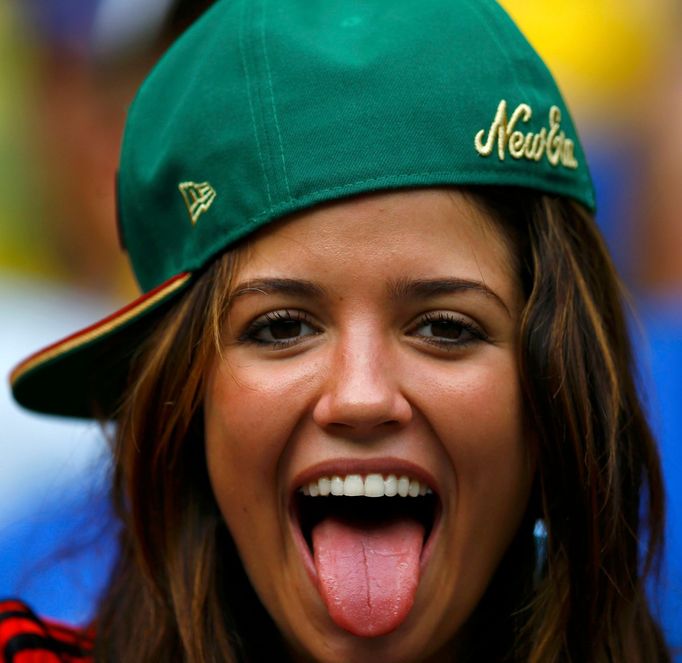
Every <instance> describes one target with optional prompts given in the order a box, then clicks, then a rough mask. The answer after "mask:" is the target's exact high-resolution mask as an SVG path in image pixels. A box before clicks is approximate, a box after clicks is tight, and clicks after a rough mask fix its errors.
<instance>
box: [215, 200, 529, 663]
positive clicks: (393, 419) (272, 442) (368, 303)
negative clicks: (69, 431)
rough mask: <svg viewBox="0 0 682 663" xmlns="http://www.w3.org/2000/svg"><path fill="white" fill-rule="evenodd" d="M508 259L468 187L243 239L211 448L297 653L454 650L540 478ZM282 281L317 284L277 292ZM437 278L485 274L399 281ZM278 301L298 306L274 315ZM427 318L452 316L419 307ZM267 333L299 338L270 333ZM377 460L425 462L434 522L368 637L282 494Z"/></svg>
mask: <svg viewBox="0 0 682 663" xmlns="http://www.w3.org/2000/svg"><path fill="white" fill-rule="evenodd" d="M513 263H514V261H513V256H512V255H511V254H510V249H509V247H508V245H507V243H506V242H505V238H504V237H503V235H502V233H501V232H500V231H499V230H498V229H497V227H496V226H495V225H494V222H493V221H492V220H491V219H489V218H487V217H486V216H485V214H484V213H483V212H482V211H481V210H479V209H478V208H477V207H476V206H474V205H473V204H472V203H471V202H470V201H469V200H468V199H467V198H465V197H464V196H463V194H461V193H457V192H453V191H446V190H433V189H428V190H413V191H400V192H390V193H381V194H374V195H370V196H364V197H360V198H355V199H351V200H346V201H342V202H338V203H335V204H331V205H328V206H324V207H319V208H316V209H313V210H312V211H309V212H305V213H302V214H300V215H298V216H296V217H293V218H291V219H289V220H287V221H285V222H282V223H279V224H276V225H274V226H273V227H271V228H269V229H267V230H266V231H264V232H263V233H261V234H260V235H258V236H257V237H256V239H255V240H254V241H253V243H252V244H251V245H250V247H249V249H248V251H247V255H246V259H245V260H244V261H243V263H242V265H241V267H240V269H239V270H238V273H237V275H236V279H235V290H236V294H235V297H234V299H233V304H232V305H231V309H230V312H229V316H228V318H229V319H228V323H227V325H226V329H225V338H224V350H223V353H222V356H221V357H218V358H216V360H215V362H214V365H213V366H212V368H211V370H210V373H209V376H208V380H207V390H206V397H205V424H206V451H207V462H208V468H209V474H210V478H211V483H212V487H213V490H214V493H215V495H216V498H217V501H218V504H219V506H220V509H221V511H222V514H223V516H224V518H225V520H226V522H227V525H228V527H229V529H230V531H231V533H232V535H233V537H234V540H235V543H236V545H237V548H238V550H239V553H240V556H241V558H242V561H243V563H244V565H245V568H246V571H247V573H248V575H249V577H250V579H251V582H252V584H253V586H254V587H255V589H256V591H257V592H258V594H259V596H260V598H261V600H262V602H263V604H264V605H265V607H266V608H267V609H268V611H269V612H270V614H271V615H272V617H273V618H274V620H275V622H276V623H277V625H278V627H279V629H280V630H281V632H282V633H283V635H284V637H285V639H286V640H287V642H288V643H289V644H290V646H291V648H292V651H293V652H294V654H295V655H297V656H298V657H299V658H300V660H309V659H312V660H316V661H325V662H327V661H328V662H330V663H331V662H341V661H349V660H353V661H358V662H363V661H376V660H381V661H385V662H395V663H399V662H401V661H405V662H407V661H426V660H432V661H438V660H452V656H451V649H448V653H449V654H450V655H448V654H446V651H445V649H446V648H451V646H452V645H453V644H456V642H457V636H458V632H461V630H462V626H463V625H464V624H465V622H466V620H467V618H468V617H469V616H470V615H471V613H472V611H473V610H474V608H475V606H476V605H477V603H478V601H479V600H480V598H481V596H482V594H483V592H484V590H485V588H486V587H487V585H488V583H489V581H490V579H491V576H492V574H493V572H494V570H495V568H496V567H497V565H498V563H499V561H500V559H501V557H502V555H503V554H504V552H505V550H506V549H507V547H508V545H509V543H510V542H511V540H512V538H513V536H514V533H515V531H516V529H517V527H518V525H519V522H520V520H521V518H522V515H523V513H524V510H525V508H526V505H527V502H528V497H529V492H530V486H531V482H532V474H533V468H532V462H531V460H530V458H529V453H528V447H529V445H528V433H527V431H526V430H525V429H524V417H523V402H522V395H521V389H520V384H519V372H518V366H517V363H516V343H517V327H518V319H519V315H520V311H521V307H522V305H523V301H522V295H521V289H520V284H519V283H518V281H517V279H516V278H515V276H514V274H513V267H512V266H513ZM273 278H277V279H284V278H286V279H297V280H304V281H308V282H312V283H313V284H314V285H315V286H316V287H317V290H318V291H317V292H315V293H304V292H298V293H297V292H284V291H279V290H277V289H276V288H272V287H271V286H270V285H269V284H268V283H267V279H273ZM434 279H461V280H464V281H466V282H470V283H474V284H477V285H476V287H473V288H471V287H470V288H464V289H462V288H457V289H454V290H452V289H451V290H447V291H443V292H436V293H433V292H431V293H426V292H410V290H409V288H403V289H402V292H396V287H395V286H396V284H397V283H400V284H403V285H404V284H410V283H413V282H415V281H425V280H426V281H429V280H434ZM261 282H264V283H261ZM273 311H280V312H284V311H289V315H290V316H294V317H296V316H300V315H301V314H304V315H305V316H306V317H305V321H304V322H303V323H301V324H297V323H289V325H288V326H286V325H284V326H282V325H281V324H280V325H279V326H278V325H277V324H275V325H269V326H267V324H268V322H267V321H265V323H263V322H262V316H263V315H265V314H267V313H269V312H273ZM429 312H437V313H438V314H439V315H440V316H441V317H445V318H447V321H446V322H436V323H433V322H431V321H429V320H424V319H423V316H424V314H426V313H429ZM259 320H260V322H259ZM452 320H454V322H453V321H452ZM254 321H256V328H255V329H254ZM462 322H463V323H464V324H465V325H469V326H472V325H473V326H474V327H475V328H476V329H477V330H478V331H479V332H480V335H482V336H483V338H478V337H477V336H476V335H474V334H472V333H471V332H469V331H467V330H466V329H465V328H463V327H462V324H461V323H462ZM263 324H265V325H266V326H263ZM273 334H277V335H280V336H282V335H284V336H289V337H290V338H289V339H288V340H287V341H286V345H284V346H283V347H280V346H273V344H272V343H271V342H270V341H271V340H272V338H273ZM443 344H446V345H445V346H444V345H443ZM376 459H382V460H380V461H379V462H380V463H381V462H383V463H388V464H390V463H391V462H394V461H395V460H396V459H398V460H405V461H408V462H411V463H413V464H414V465H416V466H418V467H419V468H421V469H423V470H424V471H425V472H426V473H428V475H430V476H431V477H432V479H433V481H434V482H435V485H434V488H435V490H436V492H437V493H438V495H439V497H440V500H441V503H442V518H441V521H440V524H439V525H438V527H437V529H436V530H435V531H434V533H433V535H432V540H431V542H430V544H429V545H430V547H431V550H430V551H429V553H428V559H426V560H423V563H422V571H421V576H420V583H419V587H418V589H417V593H416V597H415V602H414V606H413V608H412V610H411V612H410V613H409V615H408V617H407V618H406V620H405V621H404V622H403V623H402V624H401V625H400V626H399V627H398V628H397V629H396V630H395V631H393V632H392V633H389V634H388V635H384V636H381V637H374V638H371V637H365V638H361V637H357V636H354V635H351V634H350V633H349V632H347V631H345V630H343V629H341V628H339V627H338V626H337V625H336V624H335V623H334V622H333V621H332V620H331V618H330V617H329V614H328V612H327V609H326V607H325V605H324V603H323V601H322V599H321V597H320V594H319V593H318V591H317V588H316V586H315V583H314V572H313V573H311V571H310V568H309V567H308V568H307V567H306V563H305V561H304V557H305V555H304V554H302V551H301V546H300V545H299V541H298V538H297V536H296V526H295V525H294V524H293V521H292V517H291V515H290V506H291V499H292V494H293V493H294V491H295V490H296V489H297V488H298V487H299V485H300V480H301V479H300V477H301V476H303V475H305V473H306V471H308V470H309V469H310V468H313V467H314V466H315V465H317V464H319V463H323V462H327V461H331V462H332V463H334V462H338V463H339V464H340V465H342V463H343V462H344V461H348V460H354V461H360V464H362V463H363V462H365V461H368V460H376Z"/></svg>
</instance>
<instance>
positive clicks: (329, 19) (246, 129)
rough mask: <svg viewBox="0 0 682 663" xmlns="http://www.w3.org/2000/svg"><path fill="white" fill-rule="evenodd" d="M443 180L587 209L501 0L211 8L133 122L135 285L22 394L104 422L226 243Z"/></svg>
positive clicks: (40, 357) (46, 355) (168, 58)
mask: <svg viewBox="0 0 682 663" xmlns="http://www.w3.org/2000/svg"><path fill="white" fill-rule="evenodd" d="M444 185H446V186H447V185H452V186H458V185H505V186H521V187H528V188H533V189H538V190H541V191H545V192H548V193H552V194H557V195H561V196H569V197H571V198H574V199H576V200H578V201H579V202H581V203H582V204H584V205H585V206H586V207H588V208H592V209H593V208H594V189H593V186H592V181H591V178H590V174H589V171H588V168H587V163H586V160H585V154H584V152H583V150H582V147H581V145H580V142H579V140H578V136H577V133H576V130H575V127H574V125H573V122H572V120H571V118H570V116H569V113H568V110H567V109H566V106H565V103H564V101H563V99H562V96H561V94H560V92H559V90H558V88H557V86H556V83H555V82H554V80H553V78H552V76H551V74H550V73H549V71H548V70H547V67H546V66H545V65H544V63H543V62H542V60H541V59H540V58H539V56H538V55H537V54H536V53H535V51H534V50H533V49H532V47H531V46H530V45H529V44H528V42H527V41H526V39H525V38H524V37H523V35H522V34H521V33H520V32H519V30H518V28H517V27H516V26H515V25H514V23H513V22H512V20H511V19H510V18H509V16H508V15H507V14H506V13H505V12H504V10H503V9H502V8H501V7H500V6H499V5H498V4H497V3H496V2H494V1H493V0H421V1H420V2H415V1H414V0H392V1H391V2H386V0H362V1H360V0H219V1H218V2H217V3H216V4H215V5H214V6H213V7H212V8H211V9H210V10H209V11H208V12H206V13H205V14H204V15H203V16H202V18H201V19H199V21H198V22H196V23H195V24H194V25H193V26H192V27H191V28H190V29H189V30H188V31H187V32H186V33H185V34H184V35H183V36H182V37H181V38H180V39H179V40H178V41H177V42H176V43H175V44H174V45H173V46H172V47H171V48H170V50H169V51H168V52H167V53H166V55H165V56H164V57H163V58H162V59H161V60H160V62H159V63H158V64H157V66H156V67H155V68H154V70H153V71H152V73H151V74H150V75H149V77H148V78H147V80H146V81H145V82H144V83H143V84H142V86H141V88H140V90H139V92H138V94H137V97H136V99H135V101H134V102H133V104H132V106H131V108H130V111H129V114H128V121H127V125H126V131H125V136H124V141H123V148H122V152H121V162H120V169H119V177H118V206H119V222H120V226H121V233H122V237H123V242H124V244H125V247H126V249H127V251H128V254H129V257H130V260H131V263H132V267H133V270H134V272H135V275H136V277H137V280H138V282H139V284H140V287H141V289H142V292H143V293H144V294H143V295H142V296H141V297H139V298H138V299H137V300H135V301H134V302H133V303H131V304H130V305H129V306H127V307H125V308H124V309H122V310H120V311H118V312H116V313H114V314H113V315H111V316H109V317H108V318H106V319H105V320H103V321H100V322H98V323H96V324H94V325H92V326H91V327H88V328H87V329H85V330H82V331H81V332H78V333H76V334H74V335H72V336H70V337H68V338H66V339H63V340H61V341H59V342H57V343H55V344H53V345H51V346H50V347H48V348H46V349H44V350H41V351H40V352H38V353H36V354H34V355H32V356H31V357H29V358H28V359H26V360H25V361H24V362H22V363H21V364H20V365H19V366H17V368H16V369H15V370H14V371H13V373H12V375H11V376H10V381H11V384H12V390H13V393H14V396H15V398H16V400H17V401H18V402H19V403H21V404H22V405H24V406H25V407H28V408H31V409H34V410H38V411H41V412H48V413H55V414H63V415H70V416H81V417H89V416H93V412H94V410H93V407H94V406H96V408H97V411H98V412H99V413H100V414H102V413H103V414H105V415H106V414H110V413H111V412H113V411H114V410H115V408H116V405H117V403H118V401H119V398H120V397H121V395H122V392H123V390H124V388H125V382H126V379H127V373H128V363H129V360H130V357H131V356H132V355H133V354H134V352H135V349H136V348H137V347H138V345H139V342H140V339H141V338H143V337H144V335H145V334H146V333H148V331H149V328H150V325H151V324H152V323H153V322H154V321H155V320H157V319H158V316H159V310H160V309H164V308H166V306H167V305H168V304H169V302H171V301H173V300H174V299H175V298H176V297H178V295H179V293H181V292H182V291H183V290H184V289H186V288H187V287H188V286H189V285H190V284H191V283H192V275H193V274H195V273H196V272H197V271H198V270H200V269H201V268H202V267H204V266H205V265H206V264H208V263H209V262H210V261H211V260H213V259H214V258H215V257H216V256H217V255H219V254H220V253H221V252H223V251H225V250H226V249H227V248H229V247H230V246H231V245H233V244H234V243H235V242H237V241H238V240H240V239H242V238H244V237H246V236H248V235H249V234H251V233H253V232H254V231H255V230H257V229H259V228H261V227H263V226H264V225H266V224H268V223H270V222H271V221H274V220H276V219H279V218H282V217H285V216H286V215H289V214H291V213H293V212H298V211H300V210H303V209H306V208H309V207H311V206H313V205H316V204H319V203H322V202H325V201H330V200H335V199H338V198H343V197H347V196H353V195H356V194H361V193H367V192H371V191H378V190H386V189H396V188H403V187H426V186H444ZM93 366H98V367H101V369H102V370H97V371H93V368H92V367H93ZM104 369H106V370H104Z"/></svg>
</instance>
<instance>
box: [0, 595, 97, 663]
mask: <svg viewBox="0 0 682 663" xmlns="http://www.w3.org/2000/svg"><path fill="white" fill-rule="evenodd" d="M91 648H92V633H88V632H83V631H80V630H77V629H73V628H69V627H67V626H64V625H61V624H58V623H57V622H54V621H51V620H46V619H41V618H40V617H38V616H37V615H36V614H35V613H34V612H33V611H32V610H31V609H30V608H29V607H28V606H27V605H26V604H25V603H22V602H21V601H17V600H5V601H1V600H0V663H92V660H93V659H92V655H91V653H90V651H91Z"/></svg>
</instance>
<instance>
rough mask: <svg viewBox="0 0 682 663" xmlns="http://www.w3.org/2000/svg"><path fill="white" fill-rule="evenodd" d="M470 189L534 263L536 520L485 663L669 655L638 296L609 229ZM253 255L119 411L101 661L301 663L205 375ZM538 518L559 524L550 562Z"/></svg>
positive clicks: (555, 202) (478, 617)
mask: <svg viewBox="0 0 682 663" xmlns="http://www.w3.org/2000/svg"><path fill="white" fill-rule="evenodd" d="M469 193H470V194H471V196H472V198H473V200H475V201H476V202H478V204H480V205H482V206H483V207H484V208H485V209H486V210H487V211H488V212H490V213H491V214H492V215H493V217H494V218H495V219H496V220H498V222H499V223H500V225H501V227H502V228H503V229H504V231H505V233H506V234H507V236H508V238H509V239H510V241H511V244H512V245H513V246H514V248H515V253H516V258H517V259H518V271H519V278H520V280H521V283H522V285H523V287H524V290H525V294H526V306H525V308H524V312H523V316H522V319H521V322H520V339H521V340H520V344H519V365H520V371H521V379H522V383H523V387H524V391H525V396H526V403H527V416H528V418H529V422H530V425H531V427H532V430H534V432H535V433H536V435H535V440H536V441H535V443H534V447H535V448H534V449H533V452H534V454H535V457H536V459H537V475H536V482H535V489H534V495H533V497H532V499H531V501H530V504H529V507H528V511H527V513H526V517H525V518H524V522H523V524H522V526H521V527H520V529H519V532H518V533H517V535H516V537H515V540H514V542H513V543H512V545H511V546H510V549H509V551H508V553H507V554H506V556H505V558H504V560H503V561H502V563H501V565H500V568H499V569H498V571H497V573H496V574H495V577H494V578H493V580H492V581H491V584H490V586H489V589H488V591H487V592H486V596H484V598H483V599H482V601H481V603H480V605H479V607H478V608H477V610H476V612H475V614H474V615H473V616H472V617H471V620H470V623H469V625H467V629H466V631H467V632H468V633H470V634H471V636H470V639H471V640H472V643H473V645H472V646H473V658H472V660H486V661H507V660H508V661H524V662H525V661H531V662H532V663H545V662H548V663H549V662H554V661H556V662H559V661H562V662H563V661H574V662H576V663H577V662H580V663H590V662H594V663H606V662H610V661H613V662H616V661H617V662H619V663H620V662H625V663H628V662H632V663H648V662H649V661H669V660H670V658H669V654H668V653H667V650H666V648H665V644H664V642H663V639H662V636H661V633H660V630H659V628H658V626H657V625H656V623H655V621H654V619H653V618H652V615H651V612H650V610H649V606H648V603H647V599H646V592H645V582H646V581H647V578H648V576H649V575H650V574H651V572H652V570H653V569H654V568H655V562H656V559H657V554H658V551H659V550H660V546H661V543H662V535H663V533H662V528H663V490H662V482H661V474H660V467H659V461H658V457H657V452H656V446H655V443H654V440H653V438H652V435H651V432H650V430H649V428H648V426H647V423H646V420H645V417H644V414H643V411H642V407H641V405H640V402H639V399H638V395H637V390H636V386H635V381H634V377H633V370H634V369H633V361H632V356H631V350H630V343H629V339H628V333H627V327H626V322H625V320H624V314H623V303H622V300H623V295H622V291H621V288H620V286H619V282H618V279H617V277H616V274H615V271H614V269H613V266H612V265H611V262H610V260H609V258H608V254H607V252H606V250H605V248H604V246H603V243H602V240H601V238H600V236H599V233H598V231H597V230H596V228H595V225H594V221H593V219H592V218H591V216H590V215H589V214H588V213H587V212H586V211H585V210H584V209H583V208H582V207H580V206H579V205H578V204H576V203H573V202H571V201H569V200H566V199H561V198H554V197H550V196H547V195H543V194H539V193H534V192H530V191H527V190H522V189H511V188H507V189H499V190H498V189H493V188H490V187H486V188H481V189H469ZM239 255H240V254H239V253H238V252H232V253H227V254H225V255H223V256H222V257H220V258H219V259H217V260H216V261H215V262H214V263H213V264H212V265H211V266H210V267H209V268H208V269H207V270H206V271H205V272H204V273H203V274H202V275H200V276H199V277H198V278H197V280H196V283H195V285H194V286H193V287H192V289H191V290H190V291H189V292H188V293H187V294H186V295H184V296H183V298H182V299H181V301H179V302H178V303H177V304H176V305H174V306H173V307H172V308H171V309H170V310H169V311H168V312H167V313H166V314H165V315H164V316H163V318H162V319H161V320H160V321H159V323H158V325H157V327H156V329H155V330H153V331H152V332H151V333H150V334H149V336H148V338H147V340H146V342H145V343H144V345H143V347H141V348H140V349H139V351H138V356H137V357H136V359H135V362H134V368H133V371H132V374H131V379H130V388H129V391H128V393H127V395H126V398H125V400H124V402H123V404H122V406H121V408H120V412H119V413H118V416H117V421H118V430H117V435H116V440H115V444H114V450H113V453H114V476H113V500H114V503H115V506H116V509H117V513H118V516H119V519H120V523H121V530H120V557H119V561H118V564H117V566H116V568H115V569H114V572H113V575H112V578H111V581H110V583H109V586H108V589H107V591H106V593H105V595H104V597H103V600H102V602H101V605H100V607H99V611H98V615H97V617H96V620H95V626H96V629H97V644H96V651H95V654H96V659H97V660H100V661H149V662H151V661H159V660H161V661H169V662H173V661H187V662H189V663H205V662H210V661H215V662H216V663H217V662H219V661H221V662H226V661H261V660H269V659H270V658H273V659H277V660H283V659H285V658H286V655H285V653H284V651H285V650H284V648H283V646H282V643H281V641H280V639H279V636H278V634H277V631H276V628H275V626H274V624H273V623H272V622H271V620H270V618H269V616H268V615H267V612H266V611H265V609H264V608H263V607H262V605H261V604H260V602H259V601H258V599H257V597H256V596H255V594H254V592H253V590H252V588H251V587H250V584H249V582H248V579H247V578H246V575H245V573H244V571H243V568H242V567H241V564H240V561H239V557H238V555H237V554H236V551H235V550H234V546H233V544H232V541H231V538H230V535H229V532H228V531H227V528H226V526H225V524H224V522H223V520H222V518H221V516H220V512H219V510H218V507H217V505H216V503H215V500H214V498H213V495H212V493H211V489H210V484H209V481H208V475H207V470H206V463H205V457H204V448H203V430H202V412H201V405H202V393H203V380H204V376H205V375H206V373H207V369H208V366H209V365H210V363H211V361H212V360H213V359H214V358H215V356H216V353H219V352H220V330H221V328H222V325H223V321H224V317H225V314H226V311H227V308H228V306H229V292H230V283H231V280H232V275H233V273H234V271H235V268H236V266H237V264H238V261H239ZM536 519H542V520H543V521H544V523H545V527H546V530H547V544H546V556H541V557H540V558H538V556H537V554H536V553H537V547H536V546H535V545H534V539H533V524H534V522H535V520H536ZM479 629H485V631H486V633H487V634H488V635H487V636H486V637H479V632H480V631H479ZM490 633H493V634H495V638H490ZM493 640H494V641H495V643H496V644H491V642H492V641H493ZM486 647H487V648H486Z"/></svg>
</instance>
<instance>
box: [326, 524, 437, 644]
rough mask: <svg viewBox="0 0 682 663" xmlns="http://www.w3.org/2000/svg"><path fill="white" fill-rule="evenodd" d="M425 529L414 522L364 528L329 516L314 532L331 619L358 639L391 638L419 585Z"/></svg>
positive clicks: (366, 525) (409, 607) (412, 600)
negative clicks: (386, 636) (387, 634)
mask: <svg viewBox="0 0 682 663" xmlns="http://www.w3.org/2000/svg"><path fill="white" fill-rule="evenodd" d="M423 540H424V527H423V526H422V525H420V524H419V523H418V522H417V521H415V520H413V519H412V518H395V519H393V520H390V521H388V522H386V523H380V524H378V523H372V524H363V523H358V522H350V521H348V520H341V519H339V518H334V517H329V518H325V519H324V520H323V521H322V522H320V523H319V524H318V525H316V526H315V527H314V528H313V550H314V554H315V567H316V568H317V575H318V578H319V581H320V584H319V589H320V593H321V594H322V598H323V599H324V602H325V603H326V604H327V610H328V611H329V615H330V616H331V618H332V619H333V620H334V621H335V622H336V624H338V625H339V626H340V627H341V628H344V629H346V630H347V631H350V632H351V633H353V634H354V635H359V636H364V637H369V636H372V637H374V636H379V635H385V634H386V633H390V632H391V631H393V630H394V629H396V628H398V626H400V624H402V622H403V621H404V620H405V618H406V617H407V615H408V613H409V612H410V609H411V608H412V603H413V602H414V595H415V592H416V591H417V585H418V584H419V558H420V556H421V551H422V545H423Z"/></svg>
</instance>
